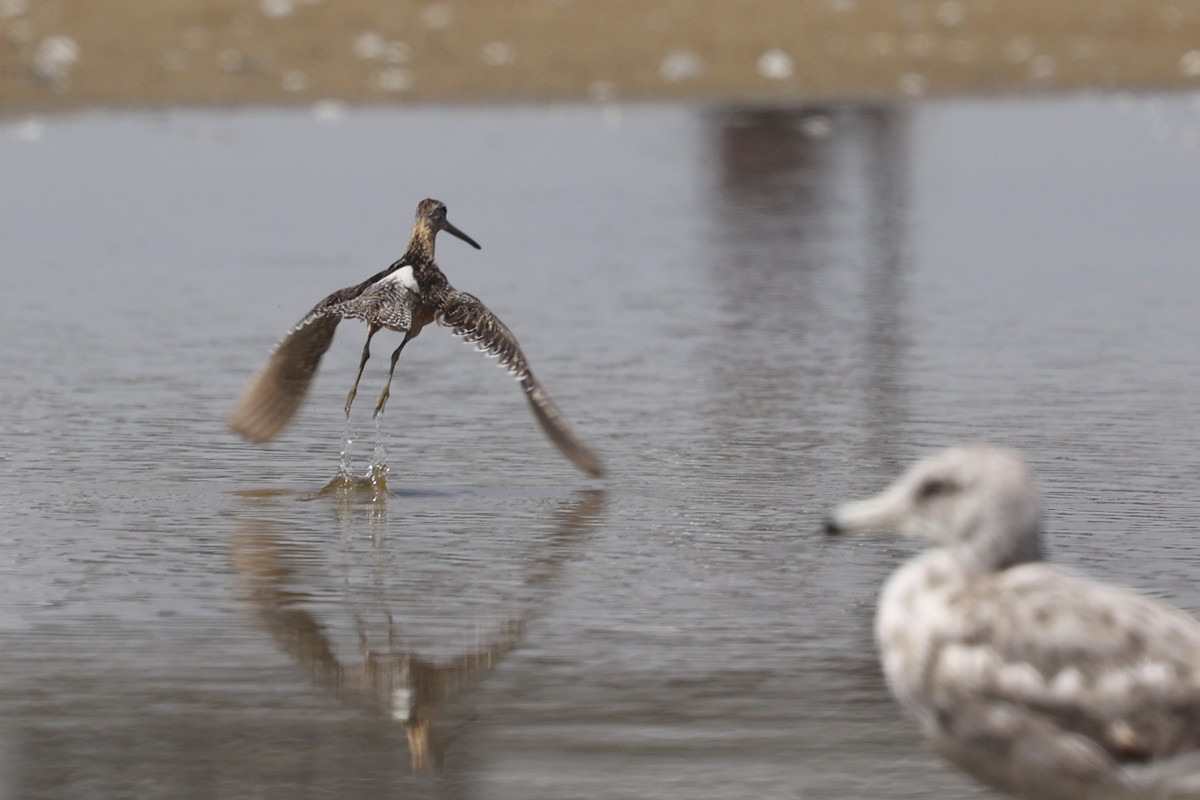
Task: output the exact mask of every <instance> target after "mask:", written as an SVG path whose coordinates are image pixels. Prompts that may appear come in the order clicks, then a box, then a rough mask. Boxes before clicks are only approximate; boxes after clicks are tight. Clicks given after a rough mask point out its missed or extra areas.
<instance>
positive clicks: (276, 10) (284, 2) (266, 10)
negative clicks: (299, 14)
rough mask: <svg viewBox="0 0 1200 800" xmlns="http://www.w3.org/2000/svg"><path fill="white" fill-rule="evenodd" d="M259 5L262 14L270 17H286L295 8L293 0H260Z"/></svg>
mask: <svg viewBox="0 0 1200 800" xmlns="http://www.w3.org/2000/svg"><path fill="white" fill-rule="evenodd" d="M258 7H259V10H261V11H262V15H263V16H264V17H267V18H269V19H279V18H280V17H286V16H288V15H289V14H291V13H292V11H293V10H295V5H294V4H293V3H292V0H259V3H258Z"/></svg>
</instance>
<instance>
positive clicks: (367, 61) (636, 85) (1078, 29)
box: [0, 0, 1200, 116]
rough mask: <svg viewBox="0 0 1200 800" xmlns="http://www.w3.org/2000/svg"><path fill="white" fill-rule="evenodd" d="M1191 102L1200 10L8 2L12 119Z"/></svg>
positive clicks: (1084, 3) (933, 3)
mask: <svg viewBox="0 0 1200 800" xmlns="http://www.w3.org/2000/svg"><path fill="white" fill-rule="evenodd" d="M52 37H67V38H66V39H54V38H52ZM72 43H73V44H72ZM73 52H74V55H75V56H76V58H74V59H73V58H72V54H73ZM55 54H57V58H55ZM764 54H768V55H764ZM764 73H766V74H764ZM1189 87H1200V0H1177V1H1176V2H1160V0H758V1H756V0H454V2H436V1H435V2H415V3H414V2H405V1H401V2H387V0H0V113H2V114H4V115H6V116H11V115H13V114H20V113H28V112H33V111H53V110H66V109H76V108H84V107H91V106H161V105H197V104H199V105H236V104H249V103H255V104H261V103H272V104H283V103H309V102H313V101H314V100H318V99H322V98H337V99H340V100H345V101H348V102H352V103H406V102H429V101H438V102H460V101H466V102H474V101H487V102H504V101H512V100H520V101H559V100H588V99H591V100H598V99H600V100H602V99H614V100H648V99H665V100H707V101H713V102H727V101H734V102H803V101H808V100H828V99H830V98H848V99H855V98H879V97H890V96H905V95H914V96H915V95H925V94H945V93H968V92H969V93H996V92H1013V91H1018V92H1025V91H1046V90H1064V89H1079V88H1097V89H1117V88H1134V89H1136V88H1163V89H1180V88H1189Z"/></svg>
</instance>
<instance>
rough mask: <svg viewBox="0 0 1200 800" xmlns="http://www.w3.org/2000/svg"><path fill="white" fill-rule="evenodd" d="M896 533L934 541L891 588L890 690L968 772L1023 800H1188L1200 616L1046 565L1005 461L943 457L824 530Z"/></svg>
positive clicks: (993, 451)
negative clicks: (1127, 799)
mask: <svg viewBox="0 0 1200 800" xmlns="http://www.w3.org/2000/svg"><path fill="white" fill-rule="evenodd" d="M867 529H870V530H878V529H889V530H894V531H896V532H898V533H900V534H902V535H904V536H908V537H911V538H914V539H918V540H920V541H923V542H926V543H928V544H929V545H930V546H931V549H930V550H929V551H927V552H925V553H923V554H922V555H920V556H918V557H917V558H914V559H913V560H912V561H910V562H908V563H907V564H905V565H904V566H902V567H901V568H900V569H898V570H897V571H896V572H895V573H894V574H893V575H892V576H891V577H890V578H889V579H888V580H887V582H886V583H885V585H884V587H883V591H882V593H881V595H880V599H879V608H878V611H877V614H876V622H875V635H876V641H877V642H878V646H879V650H880V654H881V657H882V661H883V671H884V674H885V675H886V677H887V682H888V686H889V687H890V688H891V690H892V693H893V694H894V695H895V696H896V698H897V699H898V700H899V701H900V702H901V703H902V704H903V705H904V706H905V707H906V708H907V709H908V710H909V711H910V712H911V713H912V714H913V715H915V716H916V717H917V719H918V721H919V722H920V724H921V727H922V729H923V730H924V732H925V734H926V735H927V736H928V737H929V738H930V739H931V740H932V741H933V743H934V745H935V746H936V747H937V749H938V750H939V751H940V752H941V753H942V755H944V756H945V757H946V758H947V759H949V760H950V761H951V762H953V763H954V764H955V765H957V766H958V767H960V768H961V769H963V770H965V771H966V772H968V773H970V774H971V775H972V776H974V777H975V778H977V779H979V780H980V781H983V782H984V783H987V784H989V785H991V786H994V787H996V788H999V789H1001V790H1003V791H1005V792H1008V793H1010V794H1012V795H1013V796H1016V797H1024V798H1038V799H1039V800H1040V799H1042V798H1105V799H1106V800H1107V799H1109V798H1113V799H1115V798H1200V623H1198V622H1197V621H1196V620H1195V619H1194V618H1193V617H1191V616H1190V615H1188V614H1185V613H1183V612H1182V611H1179V610H1178V609H1175V608H1173V607H1171V606H1169V605H1167V604H1166V603H1163V602H1160V601H1158V600H1153V599H1151V598H1148V597H1145V596H1143V595H1141V594H1138V593H1137V592H1134V591H1132V590H1129V589H1123V588H1119V587H1115V586H1108V585H1105V584H1101V583H1096V582H1094V581H1089V580H1087V579H1085V578H1082V577H1080V576H1077V575H1075V574H1073V573H1071V572H1069V571H1067V570H1063V569H1060V568H1058V567H1055V566H1052V565H1050V564H1048V563H1045V562H1043V561H1042V560H1041V548H1040V543H1039V537H1040V534H1041V507H1040V502H1039V499H1038V492H1037V489H1036V487H1035V486H1034V483H1033V474H1032V472H1031V470H1030V468H1029V466H1028V464H1026V462H1025V460H1024V459H1023V458H1022V457H1021V456H1020V455H1019V454H1017V453H1016V452H1014V451H1011V450H1005V449H1001V448H995V447H984V446H972V447H956V448H951V449H948V450H943V451H941V452H939V453H936V454H934V455H933V456H931V457H929V458H926V459H925V460H923V461H921V462H919V463H918V464H916V465H915V466H913V467H912V468H911V469H910V470H909V471H908V472H907V473H906V474H905V475H904V476H902V477H901V478H900V479H899V480H897V481H896V482H895V483H894V484H893V485H892V486H890V487H889V488H887V489H886V490H884V491H883V492H882V493H881V494H879V495H876V496H875V497H872V498H869V499H866V500H862V501H860V502H855V503H847V504H845V505H842V506H840V507H838V508H837V509H836V510H835V511H834V512H833V514H832V515H831V516H830V517H829V519H828V520H827V522H826V532H827V533H830V534H841V533H850V532H853V531H861V530H867Z"/></svg>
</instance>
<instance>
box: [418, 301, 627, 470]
mask: <svg viewBox="0 0 1200 800" xmlns="http://www.w3.org/2000/svg"><path fill="white" fill-rule="evenodd" d="M436 302H437V306H438V322H440V323H441V324H442V325H445V326H446V327H448V328H450V329H451V330H452V331H454V333H455V335H457V336H460V337H462V339H463V340H464V341H467V342H472V343H474V344H475V345H476V346H477V349H479V350H480V351H481V352H484V353H487V354H488V355H490V356H493V357H495V358H498V359H499V360H500V364H501V366H503V367H506V368H507V369H508V371H509V372H510V373H512V375H513V377H515V378H516V379H517V380H518V381H519V382H520V383H521V388H522V389H524V390H525V396H526V397H527V398H528V400H529V407H530V408H531V409H532V410H533V416H534V417H535V418H536V419H537V421H538V424H539V425H541V426H542V430H543V431H544V432H545V434H546V436H548V437H549V438H550V441H552V442H554V444H555V446H556V447H558V449H559V450H560V451H561V452H562V454H563V455H564V456H566V457H567V458H568V459H570V460H571V463H573V464H574V465H575V466H577V467H579V468H580V469H581V470H583V471H584V472H586V473H588V474H589V475H594V476H600V475H603V474H604V469H603V467H601V466H600V460H599V459H598V458H597V457H596V455H595V453H593V452H592V451H591V450H589V449H588V447H587V445H585V444H584V443H583V442H582V441H581V440H580V439H579V437H578V436H576V435H575V433H574V431H572V430H571V428H570V426H569V425H567V421H566V419H564V418H563V415H562V412H561V411H559V410H558V406H556V405H554V403H553V402H551V400H550V397H549V396H548V395H547V394H546V392H545V390H543V389H542V385H541V384H540V383H538V381H537V379H536V378H535V377H533V373H532V372H530V371H529V363H528V362H527V361H526V360H525V354H524V353H522V352H521V346H520V345H519V344H517V339H516V337H515V336H513V335H512V331H510V330H509V329H508V328H507V327H506V326H505V324H504V323H503V322H501V321H500V319H499V318H498V317H497V316H496V315H495V314H493V313H492V312H491V311H489V310H488V308H487V306H485V305H484V304H483V303H481V302H480V301H479V298H477V297H475V296H473V295H469V294H467V293H466V292H460V291H458V290H456V289H451V288H449V287H447V289H446V290H445V291H444V292H442V293H441V296H440V297H438V298H436Z"/></svg>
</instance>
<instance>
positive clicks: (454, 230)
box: [442, 222, 483, 250]
mask: <svg viewBox="0 0 1200 800" xmlns="http://www.w3.org/2000/svg"><path fill="white" fill-rule="evenodd" d="M442 230H444V231H445V232H446V233H448V234H450V235H451V236H457V237H458V238H459V239H462V240H463V241H464V242H466V243H467V244H469V245H471V247H474V248H475V249H476V250H482V249H483V248H482V247H480V246H479V243H478V242H476V241H475V240H474V239H472V238H471V237H470V236H467V235H466V234H465V233H463V232H462V231H460V230H459V229H458V228H456V227H454V226H453V225H451V224H450V223H449V222H442Z"/></svg>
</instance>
